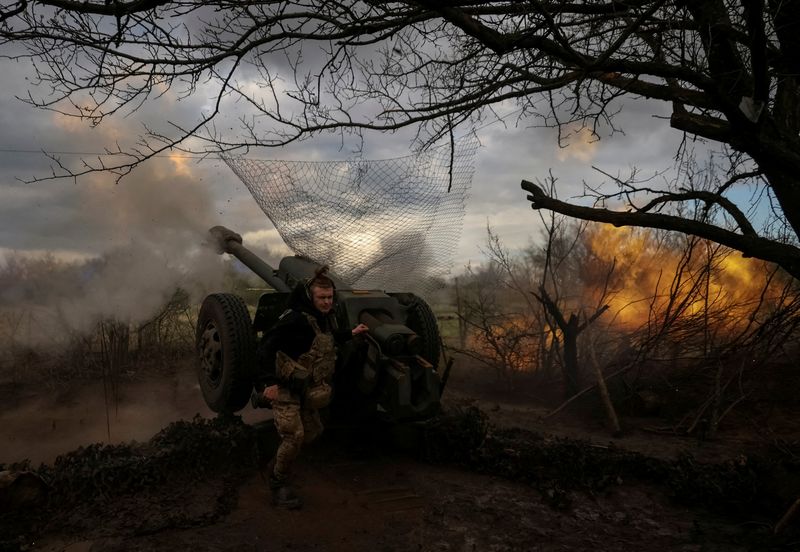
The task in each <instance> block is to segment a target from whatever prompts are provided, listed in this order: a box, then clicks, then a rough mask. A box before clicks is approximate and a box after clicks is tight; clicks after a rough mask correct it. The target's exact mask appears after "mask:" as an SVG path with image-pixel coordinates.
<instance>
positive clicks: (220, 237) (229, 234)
mask: <svg viewBox="0 0 800 552" xmlns="http://www.w3.org/2000/svg"><path fill="white" fill-rule="evenodd" d="M208 233H209V235H210V236H211V240H212V243H213V244H214V245H215V246H216V250H217V253H219V254H220V255H221V254H223V253H228V254H230V255H233V256H234V257H236V258H237V259H239V260H240V261H241V262H242V264H244V265H245V266H246V267H247V268H249V269H250V270H252V271H253V272H255V273H256V275H258V276H259V277H260V278H261V279H262V280H264V281H265V282H266V283H267V284H269V285H270V286H271V287H272V288H273V289H275V290H276V291H291V289H289V286H288V285H286V283H285V282H284V281H283V280H281V279H280V278H278V277H277V276H275V269H273V268H272V267H271V266H269V265H268V264H267V263H265V262H264V261H263V260H262V259H261V257H259V256H258V255H256V254H255V253H253V252H252V251H250V250H249V249H247V248H246V247H245V246H244V245H242V236H241V235H239V234H237V233H236V232H234V231H233V230H229V229H228V228H225V227H224V226H215V227H213V228H211V229H210V230H209V231H208Z"/></svg>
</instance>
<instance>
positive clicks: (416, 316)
mask: <svg viewBox="0 0 800 552" xmlns="http://www.w3.org/2000/svg"><path fill="white" fill-rule="evenodd" d="M403 303H404V304H405V305H406V307H407V308H408V318H407V320H406V325H407V326H408V327H409V328H410V329H411V330H412V331H413V332H414V333H415V334H417V335H418V336H419V337H420V338H421V339H422V347H421V353H420V354H421V356H422V358H424V359H425V360H427V361H428V362H430V363H431V364H432V365H433V369H434V370H436V367H437V366H439V355H440V354H441V348H440V338H439V325H438V324H437V322H436V315H435V314H433V311H432V310H431V307H430V306H429V305H428V303H426V302H425V301H424V300H423V299H422V298H421V297H417V296H416V295H413V294H408V296H407V297H404V301H403Z"/></svg>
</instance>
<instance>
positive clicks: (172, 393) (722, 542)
mask: <svg viewBox="0 0 800 552" xmlns="http://www.w3.org/2000/svg"><path fill="white" fill-rule="evenodd" d="M476 381H478V382H479V381H480V375H479V374H478V375H477V376H476V374H475V373H474V372H472V371H470V370H467V369H464V370H462V371H461V372H459V368H458V366H456V368H454V372H453V376H452V378H451V382H450V384H449V387H448V390H447V393H446V395H445V406H446V410H447V412H448V413H449V414H448V416H447V417H445V418H442V420H441V421H440V422H437V423H434V424H428V425H426V426H425V427H422V428H420V427H415V428H403V429H401V430H397V431H390V430H389V429H388V428H385V427H375V428H353V427H346V426H336V425H334V426H332V427H330V428H329V431H328V432H327V433H326V434H325V436H324V437H323V439H321V440H320V442H318V443H316V444H315V445H313V446H312V447H310V448H309V449H308V450H306V451H305V452H304V454H303V456H302V457H301V459H300V461H299V462H298V466H297V471H296V474H295V475H296V482H297V485H298V487H299V489H300V491H301V493H302V495H303V497H304V498H305V501H306V504H305V507H304V508H303V509H302V510H300V511H291V512H290V511H283V510H276V509H274V508H272V507H271V506H270V505H269V492H268V489H267V486H266V485H265V482H264V474H263V473H262V469H261V468H263V466H264V464H265V463H266V460H268V457H269V456H270V454H271V451H272V450H273V448H274V446H275V443H276V437H275V435H274V430H273V429H272V426H271V423H270V415H269V412H268V411H250V410H247V411H245V412H244V413H243V414H244V416H243V417H244V422H241V421H239V420H222V421H220V420H215V421H211V420H212V417H211V413H210V412H209V411H208V410H207V409H206V408H205V405H204V404H203V403H202V399H201V398H200V395H199V391H198V390H197V388H196V385H195V383H194V375H193V373H192V370H191V367H190V366H189V365H181V366H179V367H178V369H176V370H174V371H167V372H164V371H161V372H148V373H144V374H130V377H129V378H127V379H126V380H125V381H123V382H121V384H120V395H119V400H118V401H117V403H114V401H112V402H111V403H109V410H108V414H109V415H108V417H107V416H106V399H105V396H104V393H103V387H102V384H100V383H95V384H88V383H83V384H81V385H75V386H65V387H63V388H60V389H46V388H31V387H26V388H23V389H20V388H16V389H10V388H9V387H6V388H4V390H3V393H4V396H5V397H10V398H9V399H8V400H7V401H6V402H4V406H3V407H2V410H0V463H3V464H6V467H9V465H10V464H12V463H14V462H17V461H19V460H22V459H23V458H29V459H31V460H32V464H31V465H30V466H29V469H31V470H32V471H34V472H36V473H37V474H39V475H40V476H41V477H42V479H43V480H45V481H46V482H47V483H48V485H49V488H48V489H47V491H46V495H43V496H44V498H42V499H41V500H40V502H39V503H38V504H33V505H29V506H26V505H22V506H17V507H16V508H15V509H14V510H8V509H5V510H4V511H3V508H2V507H0V511H3V513H2V515H0V549H6V550H40V551H45V550H46V551H60V550H68V551H70V552H78V551H89V550H92V551H97V550H107V551H123V550H142V551H144V550H184V549H193V550H209V551H210V550H237V551H238V550H255V551H259V550H264V551H269V550H287V551H288V550H291V551H306V550H309V551H310V550H315V551H327V550H330V551H338V550H342V551H345V550H347V551H351V550H355V551H358V550H370V551H371V550H377V551H387V552H388V551H401V550H402V551H408V550H431V551H433V550H441V551H450V550H453V551H455V550H458V551H462V550H496V551H505V550H698V551H701V550H702V551H712V550H720V551H722V550H725V551H727V550H800V531H798V528H797V522H796V521H792V522H790V523H789V524H788V525H787V526H786V527H785V528H784V529H782V530H781V532H780V534H778V535H774V534H773V533H774V531H773V528H774V526H775V524H776V522H777V521H778V520H779V519H780V518H781V516H782V515H783V513H784V512H785V511H786V509H787V508H788V507H789V506H790V505H791V503H792V502H793V498H796V497H797V496H800V495H797V494H795V493H796V491H797V490H800V485H797V483H796V481H795V480H796V479H797V471H798V470H797V469H796V468H797V466H796V465H795V464H796V463H795V462H794V458H792V451H793V450H794V449H792V451H788V452H787V451H786V450H783V451H776V450H775V447H771V446H770V444H771V439H765V438H764V436H763V435H758V434H757V432H750V433H742V432H738V431H737V432H733V431H731V432H730V433H729V434H728V435H722V436H721V437H720V438H719V439H717V440H715V441H713V442H700V441H697V440H696V439H686V438H676V437H667V436H664V435H658V434H654V433H651V432H648V431H645V430H643V429H641V427H646V426H648V425H653V421H652V420H644V421H640V420H636V419H629V420H628V424H627V425H628V431H627V433H626V435H625V436H624V437H622V438H618V439H612V438H610V437H609V436H608V434H607V432H606V431H605V430H604V429H603V427H602V423H600V422H597V421H594V420H593V419H591V418H589V419H587V418H586V412H585V411H584V412H581V414H580V416H578V415H577V414H576V415H575V416H571V415H570V414H569V413H565V414H564V415H561V416H559V417H557V418H555V419H552V418H551V419H546V420H543V419H542V418H541V414H542V413H543V412H545V411H546V408H545V407H537V406H534V405H533V404H532V402H531V400H530V399H528V398H526V397H524V396H520V395H513V394H511V395H510V394H504V393H499V392H497V391H496V390H493V389H492V388H491V386H481V385H475V383H476ZM482 390H485V391H486V392H482ZM576 410H580V409H579V408H576ZM196 414H199V417H197V418H196V417H195V415H196ZM178 420H184V421H183V422H177V423H176V421H178ZM170 424H171V425H170ZM165 427H166V429H165V430H164V431H161V432H160V433H159V431H160V430H161V429H162V428H165ZM637 428H639V429H637ZM109 435H110V437H111V438H110V439H109ZM154 435H155V437H153V436H154ZM131 439H135V440H136V441H137V442H138V444H136V443H134V444H131V443H130V440H131ZM96 442H105V443H109V444H108V445H105V446H103V445H93V446H92V445H91V443H96ZM781 442H782V443H783V444H784V445H786V446H789V445H792V444H793V443H794V441H792V439H791V436H786V437H785V439H783V440H782V441H781ZM772 444H774V443H772ZM79 446H83V448H78V449H77V450H74V449H76V448H77V447H79ZM784 448H785V447H784ZM68 451H73V452H71V453H69V454H65V453H67V452H68ZM59 455H61V457H60V458H58V457H59ZM40 462H44V463H45V465H44V466H41V467H39V463H40Z"/></svg>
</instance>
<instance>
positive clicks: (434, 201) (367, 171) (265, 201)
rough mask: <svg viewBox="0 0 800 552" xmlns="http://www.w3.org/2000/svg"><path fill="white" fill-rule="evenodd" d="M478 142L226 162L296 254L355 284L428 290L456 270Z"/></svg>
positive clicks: (473, 139)
mask: <svg viewBox="0 0 800 552" xmlns="http://www.w3.org/2000/svg"><path fill="white" fill-rule="evenodd" d="M477 147H478V140H477V138H476V137H475V136H474V135H470V136H467V137H465V138H462V139H460V140H457V141H456V142H455V144H454V147H453V149H452V150H451V147H450V144H447V145H445V146H440V147H436V148H431V149H429V150H427V151H424V152H421V153H418V154H415V155H411V156H408V157H402V158H397V159H384V160H375V161H369V160H363V159H351V160H347V161H321V162H309V161H272V160H253V159H246V158H244V157H236V158H226V159H225V162H226V163H227V164H228V165H229V166H230V167H231V169H232V170H233V171H234V172H235V173H236V175H237V176H238V177H239V178H240V179H241V180H242V182H244V184H245V185H246V186H247V188H248V189H249V190H250V192H251V193H252V194H253V197H254V198H255V199H256V201H257V202H258V205H259V206H260V207H261V209H262V210H263V211H264V213H266V215H267V217H269V219H270V220H271V221H272V223H273V224H274V225H275V228H276V229H277V230H278V232H279V233H280V235H281V237H282V238H283V240H284V241H285V242H286V245H287V246H288V247H289V248H290V249H291V250H292V251H293V252H294V253H295V254H297V255H302V256H304V257H308V258H309V259H312V260H314V261H316V262H318V263H323V264H328V265H329V266H330V267H331V269H332V270H333V271H334V272H335V273H336V274H338V276H339V277H340V278H342V280H344V281H345V282H347V283H348V284H350V285H352V286H354V287H358V288H368V289H384V290H387V291H416V292H418V293H421V294H423V295H424V294H425V293H426V292H429V291H431V290H432V289H435V288H436V287H437V280H438V281H441V278H443V277H444V276H446V275H447V274H448V273H449V271H450V267H451V264H452V259H453V253H454V252H455V250H456V246H457V245H458V240H459V237H460V234H461V227H462V223H463V220H464V208H465V203H466V200H467V194H468V191H469V188H470V185H471V183H472V175H473V172H474V166H473V159H474V157H475V152H476V150H477Z"/></svg>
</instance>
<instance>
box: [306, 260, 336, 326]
mask: <svg viewBox="0 0 800 552" xmlns="http://www.w3.org/2000/svg"><path fill="white" fill-rule="evenodd" d="M306 291H307V293H308V298H309V299H311V304H312V305H314V308H315V309H317V310H318V311H319V312H321V313H322V314H328V313H329V312H330V311H331V309H332V308H333V294H334V293H335V291H336V286H335V285H334V283H333V280H331V279H330V277H329V276H328V267H327V265H325V266H321V267H319V268H318V269H316V270H315V271H314V276H312V277H311V278H309V279H308V283H306Z"/></svg>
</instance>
